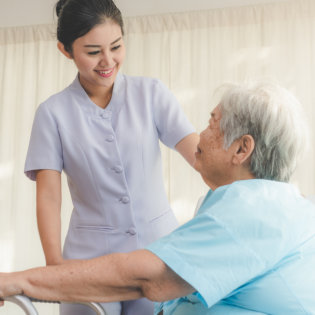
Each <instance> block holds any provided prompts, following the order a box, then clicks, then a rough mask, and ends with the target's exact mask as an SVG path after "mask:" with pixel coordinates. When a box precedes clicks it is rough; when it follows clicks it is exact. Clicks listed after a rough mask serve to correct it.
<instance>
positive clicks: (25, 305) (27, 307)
mask: <svg viewBox="0 0 315 315" xmlns="http://www.w3.org/2000/svg"><path fill="white" fill-rule="evenodd" d="M4 300H5V301H8V302H12V303H15V304H17V305H18V306H20V307H21V308H22V309H23V310H24V312H25V314H26V315H38V312H37V310H36V308H35V307H34V305H33V303H32V302H39V303H57V304H60V302H59V301H43V300H38V299H34V298H29V297H28V296H25V295H13V296H9V297H6V298H4ZM73 303H76V304H82V305H86V306H88V307H90V308H91V309H92V310H94V311H95V313H96V314H97V315H107V314H106V312H105V311H104V309H103V308H102V306H101V305H100V304H98V303H94V302H73Z"/></svg>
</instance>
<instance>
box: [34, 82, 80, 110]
mask: <svg viewBox="0 0 315 315" xmlns="http://www.w3.org/2000/svg"><path fill="white" fill-rule="evenodd" d="M76 95H77V96H76ZM78 96H79V93H78V92H76V90H75V89H74V88H73V86H72V84H71V85H69V86H68V87H66V88H65V89H63V90H62V91H60V92H57V93H55V94H53V95H51V96H50V97H48V98H47V99H46V100H45V101H44V102H42V103H41V104H40V105H39V106H38V109H37V112H41V111H42V112H48V113H51V114H53V115H62V113H64V112H67V111H68V110H69V109H70V108H71V106H70V105H71V104H72V103H73V102H74V100H75V99H76V98H77V97H78ZM66 105H67V106H66Z"/></svg>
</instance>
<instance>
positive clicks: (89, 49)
mask: <svg viewBox="0 0 315 315" xmlns="http://www.w3.org/2000/svg"><path fill="white" fill-rule="evenodd" d="M72 57H73V60H74V62H75V64H76V66H77V68H78V70H79V73H80V82H81V84H82V85H83V87H87V88H93V87H101V86H103V87H108V88H111V87H112V86H113V84H114V81H115V78H116V76H117V73H118V70H119V69H120V67H121V65H122V63H123V61H124V58H125V46H124V41H123V37H122V33H121V28H120V26H119V25H118V24H116V23H115V22H113V21H111V20H108V21H106V22H105V23H103V24H99V25H96V26H95V27H94V28H93V29H91V30H90V31H89V32H88V33H87V34H85V35H84V36H82V37H79V38H77V39H76V40H75V41H74V43H73V45H72Z"/></svg>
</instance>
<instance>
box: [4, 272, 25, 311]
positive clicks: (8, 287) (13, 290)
mask: <svg viewBox="0 0 315 315" xmlns="http://www.w3.org/2000/svg"><path fill="white" fill-rule="evenodd" d="M17 276H18V273H16V272H14V273H0V306H3V305H4V301H3V298H5V297H7V296H11V295H16V294H21V293H22V290H21V289H20V288H19V286H18V285H17Z"/></svg>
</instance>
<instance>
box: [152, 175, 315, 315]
mask: <svg viewBox="0 0 315 315" xmlns="http://www.w3.org/2000/svg"><path fill="white" fill-rule="evenodd" d="M314 227H315V207H314V205H313V204H312V203H311V202H310V201H309V200H306V199H305V198H304V197H302V196H301V195H300V193H299V192H298V191H297V189H296V188H295V187H294V186H292V185H290V184H287V183H280V182H276V181H268V180H261V179H257V180H243V181H238V182H234V183H232V184H230V185H226V186H221V187H219V188H217V189H216V190H215V191H209V193H208V195H207V196H206V198H205V200H204V202H203V204H202V205H201V207H200V209H199V211H198V213H197V215H196V217H194V218H193V219H192V220H191V221H189V222H187V223H186V224H185V225H183V226H181V227H179V228H178V229H177V230H175V231H174V232H172V233H170V234H169V235H167V236H165V237H163V238H161V239H160V240H158V241H156V242H154V243H153V244H151V245H149V247H148V250H150V251H151V252H153V253H154V254H155V255H157V256H158V257H159V258H160V259H161V260H163V261H164V262H165V263H166V264H167V265H168V266H169V267H170V268H171V269H172V270H174V271H175V272H176V273H177V274H178V275H179V276H180V277H181V278H182V279H184V280H186V281H187V282H188V283H189V284H190V285H191V286H192V287H194V288H195V289H196V292H194V293H193V294H191V295H189V296H186V297H182V298H179V299H176V300H172V301H168V302H165V303H162V304H159V305H157V308H156V314H158V312H159V311H160V310H161V309H163V311H164V313H163V314H164V315H258V314H269V315H297V314H298V315H311V314H315V272H314V266H315V229H314Z"/></svg>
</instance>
